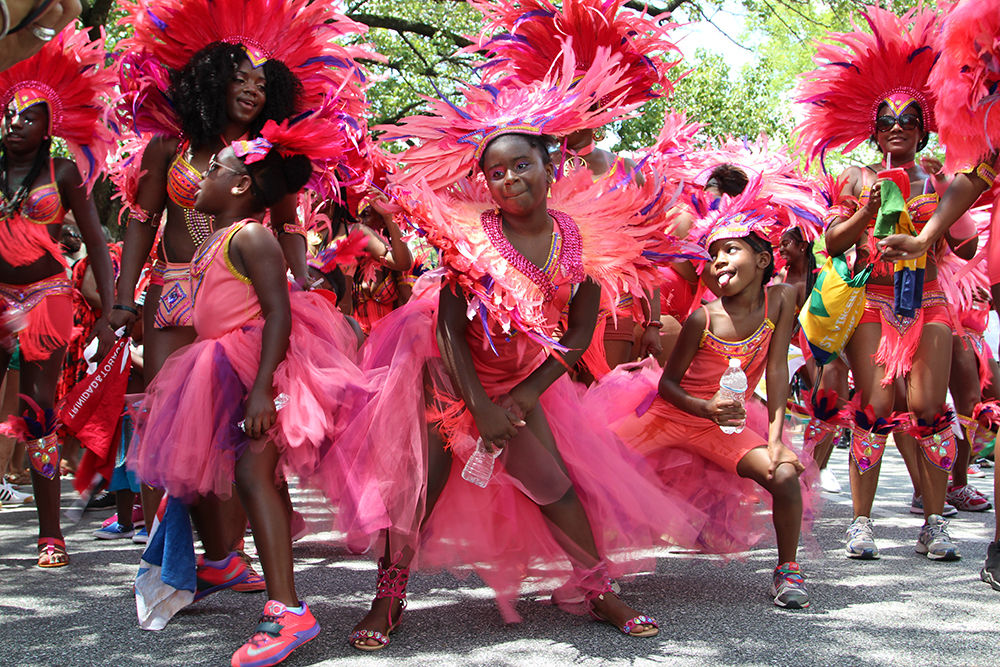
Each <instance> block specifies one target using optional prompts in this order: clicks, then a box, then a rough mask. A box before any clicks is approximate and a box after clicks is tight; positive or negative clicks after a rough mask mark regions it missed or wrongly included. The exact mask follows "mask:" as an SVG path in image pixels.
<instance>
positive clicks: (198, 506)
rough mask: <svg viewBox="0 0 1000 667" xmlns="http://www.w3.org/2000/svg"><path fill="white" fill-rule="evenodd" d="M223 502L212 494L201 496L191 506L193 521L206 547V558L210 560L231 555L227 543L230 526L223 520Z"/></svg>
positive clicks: (221, 558)
mask: <svg viewBox="0 0 1000 667" xmlns="http://www.w3.org/2000/svg"><path fill="white" fill-rule="evenodd" d="M222 503H223V501H222V500H221V499H220V498H219V497H218V496H214V495H210V496H204V497H202V498H200V499H199V500H198V502H196V503H194V504H192V505H191V507H190V510H191V521H192V523H194V528H195V530H196V531H198V537H200V538H201V544H202V546H203V547H204V548H205V558H207V559H209V560H223V559H224V558H225V557H226V556H228V555H229V549H228V545H227V543H226V529H227V528H228V526H227V525H226V523H225V521H223V520H222V511H221V509H220V507H221V505H222Z"/></svg>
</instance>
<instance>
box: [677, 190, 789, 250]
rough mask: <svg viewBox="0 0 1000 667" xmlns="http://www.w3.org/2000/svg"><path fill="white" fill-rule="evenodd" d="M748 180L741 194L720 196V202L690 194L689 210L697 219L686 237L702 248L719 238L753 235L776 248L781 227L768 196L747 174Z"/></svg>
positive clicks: (776, 211)
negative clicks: (697, 216)
mask: <svg viewBox="0 0 1000 667" xmlns="http://www.w3.org/2000/svg"><path fill="white" fill-rule="evenodd" d="M748 176H750V181H749V182H748V183H747V186H746V188H745V189H744V190H743V192H742V193H740V194H739V195H737V196H735V197H730V196H729V195H727V194H723V195H722V198H721V199H715V198H714V197H713V196H711V195H709V194H707V193H704V192H701V191H699V192H696V193H694V194H693V195H692V199H691V202H692V210H694V211H695V212H696V214H698V215H699V216H700V219H698V220H697V221H696V222H695V223H694V225H693V226H692V227H691V231H690V232H689V234H688V238H690V239H692V240H694V241H695V242H696V243H697V244H698V245H700V246H702V247H703V248H706V249H707V248H708V247H709V246H711V245H712V243H713V242H715V241H717V240H719V239H731V238H743V237H746V236H749V235H750V234H751V233H753V234H756V235H757V236H759V237H761V238H762V239H764V240H765V241H768V242H770V243H771V244H772V245H777V243H778V240H779V239H780V238H781V234H782V233H783V232H784V231H785V224H786V223H784V222H783V221H782V220H781V219H780V215H779V211H778V208H777V207H776V206H775V205H774V204H773V203H772V202H771V196H770V195H765V194H764V193H763V191H762V189H761V179H760V178H759V177H758V176H756V175H754V174H748Z"/></svg>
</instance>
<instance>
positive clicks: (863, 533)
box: [846, 516, 878, 560]
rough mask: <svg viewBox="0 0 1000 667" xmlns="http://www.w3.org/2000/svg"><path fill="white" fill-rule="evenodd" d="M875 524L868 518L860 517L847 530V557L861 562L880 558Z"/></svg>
mask: <svg viewBox="0 0 1000 667" xmlns="http://www.w3.org/2000/svg"><path fill="white" fill-rule="evenodd" d="M874 525H875V522H874V521H872V520H871V519H869V518H868V517H866V516H859V517H858V518H857V519H855V520H854V523H852V524H851V525H850V526H849V527H848V529H847V546H846V551H847V557H848V558H857V559H860V560H875V559H877V558H878V546H877V545H876V544H875V533H874V532H873V531H872V528H873V527H874Z"/></svg>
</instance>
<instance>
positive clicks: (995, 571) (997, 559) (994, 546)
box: [979, 541, 1000, 591]
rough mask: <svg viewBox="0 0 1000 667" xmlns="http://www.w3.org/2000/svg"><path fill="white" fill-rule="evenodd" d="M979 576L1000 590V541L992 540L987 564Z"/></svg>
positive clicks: (987, 554)
mask: <svg viewBox="0 0 1000 667" xmlns="http://www.w3.org/2000/svg"><path fill="white" fill-rule="evenodd" d="M979 578H980V579H982V580H983V581H985V582H986V583H988V584H989V585H990V586H992V587H993V590H995V591H1000V541H997V542H991V543H990V546H989V547H988V548H987V549H986V564H985V565H983V569H982V571H981V572H980V573H979Z"/></svg>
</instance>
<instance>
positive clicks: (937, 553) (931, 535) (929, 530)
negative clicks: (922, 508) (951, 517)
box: [917, 514, 962, 560]
mask: <svg viewBox="0 0 1000 667" xmlns="http://www.w3.org/2000/svg"><path fill="white" fill-rule="evenodd" d="M917 553H918V554H923V555H925V556H927V557H928V558H930V559H931V560H958V559H960V558H961V557H962V555H961V554H960V553H958V547H957V546H955V544H954V543H953V542H952V541H951V536H950V535H948V520H947V519H945V518H944V517H942V516H941V515H940V514H931V515H930V516H929V517H927V523H925V524H924V527H923V528H921V529H920V537H918V538H917Z"/></svg>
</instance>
